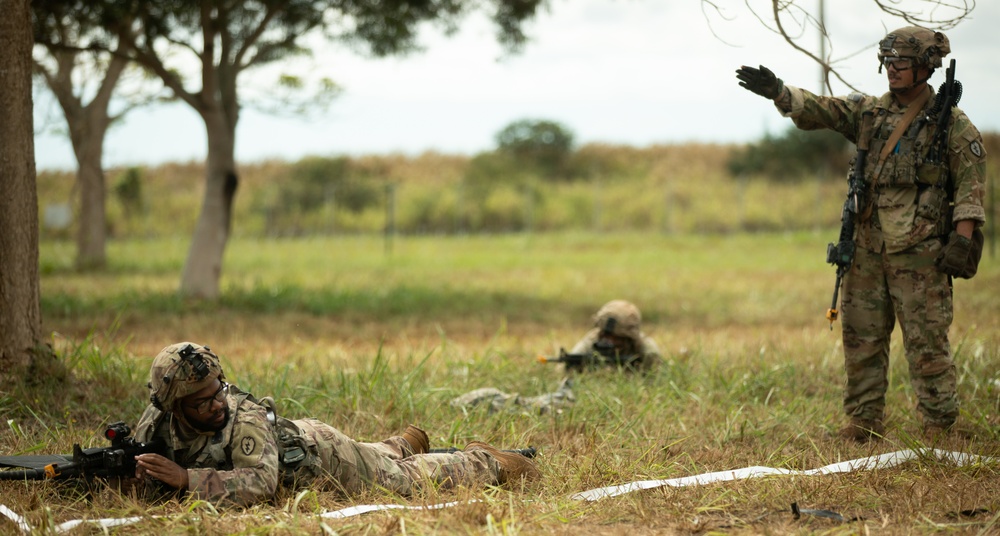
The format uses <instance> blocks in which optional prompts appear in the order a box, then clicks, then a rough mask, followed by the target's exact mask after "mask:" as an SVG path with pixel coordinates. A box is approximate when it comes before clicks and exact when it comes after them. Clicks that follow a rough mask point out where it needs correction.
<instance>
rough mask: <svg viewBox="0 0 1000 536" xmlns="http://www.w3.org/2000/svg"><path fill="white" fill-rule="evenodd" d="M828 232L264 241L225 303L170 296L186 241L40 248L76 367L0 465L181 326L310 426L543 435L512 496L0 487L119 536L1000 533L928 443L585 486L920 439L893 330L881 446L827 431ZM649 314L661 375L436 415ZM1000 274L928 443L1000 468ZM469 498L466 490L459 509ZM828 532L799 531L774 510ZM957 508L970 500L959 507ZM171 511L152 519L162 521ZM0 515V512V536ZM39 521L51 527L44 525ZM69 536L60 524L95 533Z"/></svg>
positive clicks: (103, 419) (967, 476)
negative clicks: (91, 263) (631, 310)
mask: <svg viewBox="0 0 1000 536" xmlns="http://www.w3.org/2000/svg"><path fill="white" fill-rule="evenodd" d="M835 236H836V230H834V229H828V230H825V231H822V232H801V233H793V234H781V233H773V234H728V235H722V234H719V235H701V236H694V235H691V236H688V235H685V236H680V235H670V234H648V233H647V234H640V233H635V234H591V233H565V234H517V235H496V236H460V237H397V238H396V239H395V240H394V241H393V242H392V243H391V245H387V244H386V243H385V242H383V240H382V238H381V237H380V236H377V235H360V236H351V237H332V238H315V239H301V240H273V241H272V240H266V239H248V238H240V239H237V240H235V241H233V242H231V243H230V246H229V248H228V250H227V254H226V260H225V268H224V276H223V279H222V288H223V297H222V299H221V300H220V301H219V302H218V303H215V304H205V303H200V302H187V301H184V300H182V299H180V298H178V297H177V295H176V288H177V282H178V274H179V272H180V269H181V267H182V264H183V261H184V256H185V254H186V250H187V245H188V244H187V241H186V240H173V239H157V240H147V241H139V240H136V241H116V242H113V243H112V244H111V245H110V248H109V252H108V257H109V263H110V266H109V268H108V270H107V271H106V272H104V273H99V274H93V273H90V274H80V273H77V272H75V271H74V270H73V269H72V267H73V256H74V250H73V246H72V244H69V243H63V242H45V243H43V244H42V248H41V266H42V274H43V275H42V306H43V317H44V323H45V330H46V332H47V333H51V334H52V339H51V342H52V343H53V345H54V347H55V348H56V349H57V350H58V352H59V355H60V359H61V360H62V361H63V362H64V363H65V364H66V365H67V366H68V367H69V368H70V369H72V370H73V376H72V381H71V383H70V385H69V386H65V385H61V384H58V383H54V382H51V383H46V382H44V381H43V382H41V384H36V385H32V386H25V387H24V388H23V391H21V392H12V393H4V394H3V396H2V397H0V414H2V415H3V417H4V418H5V419H7V422H8V426H7V429H6V430H5V432H4V433H3V435H2V436H0V445H2V452H5V453H18V454H19V453H29V452H65V451H68V450H69V448H70V447H71V446H72V444H73V443H74V442H79V443H82V444H84V445H85V446H97V445H101V444H102V442H103V440H102V439H100V438H99V437H98V433H99V431H100V429H101V425H102V424H104V423H107V422H110V421H112V420H118V419H125V420H126V421H130V422H134V420H135V419H136V418H137V417H138V415H139V413H140V412H141V410H142V407H143V405H144V404H143V400H144V399H145V396H146V391H145V389H144V387H143V385H144V384H145V381H146V373H147V370H148V365H149V362H150V359H151V357H152V356H153V355H154V354H155V353H156V352H157V351H158V350H159V349H160V348H162V347H163V346H165V345H167V344H170V343H173V342H178V341H182V340H191V341H194V342H198V343H201V344H206V345H209V346H211V347H212V348H213V349H214V350H215V351H217V352H218V353H219V354H220V355H221V356H222V359H223V363H224V365H225V366H226V370H227V375H228V376H229V378H230V380H231V381H233V382H234V383H236V384H238V385H240V386H242V387H245V388H247V389H249V390H251V391H253V392H255V393H257V394H259V395H261V396H263V395H268V394H271V395H273V396H275V398H276V399H277V400H278V402H279V405H280V407H281V408H282V410H283V411H284V412H285V413H286V414H287V415H288V416H291V417H302V416H313V417H317V418H320V419H322V420H325V421H327V422H330V423H331V424H333V425H334V426H336V427H338V428H340V429H341V430H343V431H344V432H345V433H347V434H348V435H350V436H352V437H355V438H358V439H363V440H377V439H381V438H382V437H384V436H387V435H391V434H393V433H396V432H398V431H400V430H402V429H403V427H405V425H406V424H407V423H411V422H412V423H416V424H418V425H420V426H421V427H423V428H424V429H426V430H427V431H428V432H429V433H430V436H431V444H432V446H434V447H438V446H452V445H454V446H463V445H464V444H465V443H467V442H468V441H470V440H474V439H482V440H486V441H489V442H491V443H493V444H495V445H498V446H503V447H514V446H526V445H533V446H536V447H537V448H538V449H539V451H540V454H539V456H538V458H537V460H538V464H539V467H540V468H541V471H542V473H543V475H544V478H543V480H542V481H541V482H540V483H539V484H537V485H535V486H533V487H531V488H529V489H526V490H508V489H488V490H465V491H460V492H436V491H428V492H427V493H426V494H425V495H422V496H420V497H414V498H400V497H394V496H390V495H386V494H380V493H372V494H370V495H369V496H366V497H362V498H358V499H350V500H349V499H344V498H342V497H338V496H336V495H334V494H332V493H306V494H303V495H301V496H296V495H293V494H291V493H287V492H286V493H284V494H283V495H282V496H281V497H279V499H278V500H277V501H276V502H275V504H272V505H263V506H260V507H258V508H254V509H251V510H247V511H234V510H224V511H221V512H216V511H215V510H214V509H213V508H211V507H210V506H209V505H205V504H202V503H197V502H184V503H176V502H171V503H167V504H154V505H150V504H144V503H139V502H136V501H134V500H132V499H130V498H128V497H122V496H120V495H119V494H117V493H116V492H113V491H111V490H108V489H99V490H98V491H97V492H95V493H93V494H92V495H90V496H89V497H88V496H84V495H81V494H80V492H79V491H77V490H75V489H74V488H66V487H60V486H56V485H51V484H41V483H27V484H25V483H11V482H5V483H2V487H0V489H2V490H3V498H2V499H0V504H6V505H7V506H9V507H11V508H12V509H14V510H15V511H17V512H18V513H20V514H22V515H24V516H26V518H27V520H28V521H29V522H30V523H31V524H32V525H33V526H34V527H53V526H54V525H55V524H57V523H60V522H63V521H66V520H69V519H77V518H103V517H124V516H131V515H140V516H148V518H147V519H145V520H143V521H142V522H140V523H138V524H134V525H129V526H125V527H120V528H116V529H110V530H111V531H112V532H114V533H121V534H146V533H151V532H154V531H156V532H158V533H161V534H228V533H243V534H271V533H274V534H300V533H301V534H318V533H322V532H324V531H325V532H327V533H340V534H431V533H459V534H461V533H475V534H484V533H485V534H519V533H520V534H629V535H635V534H660V533H694V534H709V533H729V534H784V533H821V534H849V533H879V534H913V533H950V534H976V533H996V532H997V531H998V530H1000V526H998V524H997V520H998V518H1000V464H998V463H996V462H988V463H976V464H972V465H968V466H964V467H956V466H954V465H953V464H951V463H948V462H943V461H938V460H937V459H935V458H934V457H931V456H922V457H920V458H918V459H917V460H914V461H911V462H907V463H905V464H903V465H901V466H899V467H896V468H891V469H878V470H871V471H860V472H853V473H845V474H840V475H825V476H799V477H790V476H771V477H764V478H757V479H750V480H744V481H736V482H721V483H715V484H705V485H701V486H692V487H681V488H672V487H661V488H656V489H650V490H645V491H637V492H633V493H629V494H625V495H621V496H618V497H612V498H605V499H602V500H599V501H595V502H587V501H580V500H576V499H573V498H572V497H571V496H572V494H574V493H576V492H580V491H584V490H587V489H592V488H597V487H603V486H610V485H616V484H623V483H628V482H633V481H638V480H656V479H667V478H678V477H684V476H691V475H698V474H702V473H708V472H714V471H724V470H731V469H739V468H743V467H748V466H766V467H774V468H781V469H788V470H807V469H813V468H816V467H820V466H823V465H827V464H831V463H836V462H841V461H846V460H851V459H855V458H863V457H866V456H869V455H874V454H883V453H888V452H893V451H897V450H903V449H909V448H919V447H924V446H926V445H925V443H924V440H923V439H922V438H921V437H920V434H919V430H920V427H919V421H918V418H917V415H916V412H915V409H914V404H915V399H914V397H913V393H912V390H911V388H910V387H909V384H908V376H907V370H906V362H905V358H904V357H903V354H902V348H901V347H900V344H899V335H898V330H897V334H896V337H895V339H894V347H893V351H892V376H891V384H890V393H889V400H888V416H887V426H888V429H889V430H888V433H887V438H886V440H885V441H882V442H879V443H876V444H872V445H865V446H861V445H855V444H848V443H844V442H842V441H840V440H838V439H836V438H834V437H832V434H833V433H834V432H835V431H836V430H837V429H838V428H839V427H840V426H841V425H842V424H843V417H842V415H841V409H840V404H841V401H840V394H841V386H842V382H843V372H842V367H843V364H842V349H841V344H840V325H839V324H835V325H834V326H833V329H832V330H831V329H830V326H829V324H828V322H827V321H826V320H825V318H824V316H823V315H824V312H825V310H826V308H827V307H828V306H829V303H830V297H831V293H832V291H833V280H834V277H833V276H834V274H833V268H832V267H830V266H828V265H826V264H825V263H824V259H825V250H826V243H827V242H828V241H830V240H831V239H833V238H834V237H835ZM614 298H624V299H628V300H631V301H633V302H634V303H636V304H637V305H638V306H639V307H640V308H641V309H642V312H643V319H644V331H645V332H646V333H647V334H648V335H650V336H652V337H653V338H654V339H655V340H656V341H657V342H658V343H659V345H660V347H661V349H662V350H663V352H664V354H665V357H666V362H665V364H664V366H663V367H662V368H661V369H660V370H659V371H658V372H657V373H656V374H653V375H651V376H648V377H643V378H636V377H633V376H630V375H627V374H621V373H618V372H615V371H604V372H599V373H596V374H590V375H586V376H581V377H578V378H576V383H575V387H574V393H575V395H576V398H577V402H576V403H575V404H574V405H573V406H571V407H569V408H566V409H563V410H562V411H561V412H558V413H554V414H546V415H535V414H530V413H523V412H510V413H499V414H490V413H488V412H486V411H478V410H474V411H469V412H463V411H461V410H459V409H455V408H453V407H451V406H449V404H448V401H449V400H451V399H452V398H453V397H455V396H457V395H459V394H462V393H464V392H467V391H469V390H472V389H476V388H479V387H487V386H493V387H498V388H500V389H503V390H506V391H510V392H517V393H521V394H524V395H536V394H542V393H545V392H548V391H551V390H553V389H555V387H556V386H557V385H558V383H559V381H560V380H561V378H562V377H563V373H562V371H561V370H560V369H558V368H556V367H555V366H551V365H550V366H546V365H541V364H538V363H536V362H535V357H536V356H537V355H539V354H554V353H555V352H557V351H558V349H559V347H561V346H565V347H567V348H568V347H569V346H571V345H572V344H573V343H574V342H575V341H576V340H577V339H578V338H579V336H580V335H582V333H583V332H584V331H585V330H586V329H587V328H588V327H589V317H590V315H591V314H592V313H593V312H594V311H595V310H596V309H597V308H598V307H600V305H601V304H603V303H604V302H606V301H608V300H610V299H614ZM998 299H1000V263H998V262H997V260H996V259H995V258H991V257H989V256H987V257H986V258H984V260H983V264H982V266H981V268H980V273H979V275H977V276H976V278H975V279H973V280H971V281H958V282H956V283H955V323H954V326H953V330H952V344H953V351H954V354H955V357H956V362H957V365H958V370H959V388H960V396H961V400H962V404H963V406H962V416H961V419H960V422H959V428H960V429H961V430H960V433H959V434H956V435H955V436H954V437H951V438H948V439H945V440H943V441H942V442H941V443H939V444H937V445H934V446H936V447H938V448H941V449H945V450H953V451H962V452H967V453H970V454H979V455H985V456H1000V433H998V430H1000V428H998V426H1000V416H998V411H1000V382H997V372H996V363H997V361H998V358H1000V350H998V347H1000V346H998V343H1000V315H998V314H997V306H996V303H997V300H998ZM447 501H459V505H457V506H454V507H452V508H445V509H441V510H433V511H421V510H405V511H404V510H389V511H386V512H380V513H370V514H366V515H363V516H359V517H354V518H348V519H320V518H319V517H318V516H316V515H315V514H316V513H317V512H320V511H323V510H337V509H340V508H344V507H346V506H350V505H352V504H384V503H392V504H401V505H411V506H414V505H426V504H436V503H441V502H447ZM467 501H474V502H467ZM793 502H796V503H798V505H799V506H800V507H801V508H803V509H807V508H809V509H828V510H833V511H836V512H839V513H840V514H842V515H843V516H845V517H847V518H854V517H859V518H861V519H859V520H854V521H848V522H842V521H833V520H830V519H826V518H821V517H816V516H808V515H807V516H803V517H802V518H801V519H799V520H795V519H793V516H792V514H791V512H790V509H789V508H790V505H791V503H793ZM963 512H965V513H963ZM161 515H164V516H167V517H162V518H157V517H154V516H161ZM12 530H13V525H12V524H10V523H9V522H6V521H0V532H10V531H12ZM39 531H40V532H44V529H39ZM94 532H95V529H92V528H78V529H75V531H74V533H78V534H91V533H94Z"/></svg>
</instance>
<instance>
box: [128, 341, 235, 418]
mask: <svg viewBox="0 0 1000 536" xmlns="http://www.w3.org/2000/svg"><path fill="white" fill-rule="evenodd" d="M225 377H226V375H225V374H224V373H223V372H222V365H221V364H220V363H219V357H218V356H217V355H215V354H213V353H212V351H211V350H210V349H209V348H208V346H199V345H197V344H195V343H191V342H179V343H177V344H171V345H170V346H167V347H166V348H164V349H163V350H160V353H159V354H157V356H156V357H155V358H153V365H152V366H151V367H150V368H149V383H148V384H147V386H148V387H149V401H150V402H151V403H152V404H153V406H154V407H156V409H159V410H160V411H172V410H173V407H174V404H175V403H176V402H177V401H178V400H180V399H182V398H184V397H185V396H188V395H190V394H191V393H196V392H198V391H199V390H201V389H203V388H204V387H205V386H206V385H208V384H209V383H211V382H213V381H215V379H216V378H218V379H219V380H223V379H225Z"/></svg>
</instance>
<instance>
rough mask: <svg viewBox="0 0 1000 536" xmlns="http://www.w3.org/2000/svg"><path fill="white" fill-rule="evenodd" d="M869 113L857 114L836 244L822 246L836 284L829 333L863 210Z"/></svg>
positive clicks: (869, 139)
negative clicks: (854, 145)
mask: <svg viewBox="0 0 1000 536" xmlns="http://www.w3.org/2000/svg"><path fill="white" fill-rule="evenodd" d="M873 116H874V114H873V113H872V112H864V113H863V114H861V131H860V132H859V134H858V153H857V156H855V157H854V169H852V170H851V175H850V177H848V179H847V199H846V200H845V201H844V209H843V211H842V212H841V214H840V236H839V237H838V238H837V243H836V244H832V243H831V244H828V245H827V246H826V262H828V263H830V264H832V265H834V266H836V267H837V280H836V282H835V283H834V285H833V301H832V303H831V304H830V308H829V309H827V310H826V319H827V320H829V321H830V329H831V330H832V329H833V323H834V321H836V320H837V316H838V315H839V312H838V311H837V297H838V296H839V295H840V283H841V282H842V281H843V279H844V274H846V273H847V271H848V270H850V269H851V264H853V263H854V252H855V250H856V249H857V245H856V244H855V243H854V230H855V227H856V226H857V223H858V219H860V217H861V216H860V213H859V211H860V210H861V208H862V207H865V206H867V205H866V200H865V192H866V190H867V184H866V182H865V158H866V157H867V156H868V143H869V142H870V141H871V132H872V119H873Z"/></svg>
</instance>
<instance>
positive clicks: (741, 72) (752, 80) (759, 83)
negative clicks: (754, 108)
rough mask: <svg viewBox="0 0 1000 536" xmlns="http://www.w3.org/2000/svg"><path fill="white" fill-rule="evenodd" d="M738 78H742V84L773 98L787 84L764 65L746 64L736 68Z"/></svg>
mask: <svg viewBox="0 0 1000 536" xmlns="http://www.w3.org/2000/svg"><path fill="white" fill-rule="evenodd" d="M736 78H738V79H739V80H740V86H742V87H744V88H746V89H748V90H749V91H753V92H754V93H756V94H758V95H760V96H762V97H766V98H768V99H771V100H774V99H776V98H777V97H778V96H779V95H781V92H782V91H784V90H785V84H784V83H783V82H782V81H781V79H780V78H778V77H776V76H774V73H772V72H771V70H770V69H768V68H767V67H764V66H763V65H761V66H760V69H754V68H753V67H747V66H746V65H744V66H742V67H740V68H739V69H736Z"/></svg>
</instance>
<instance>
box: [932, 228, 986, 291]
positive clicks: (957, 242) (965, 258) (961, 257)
mask: <svg viewBox="0 0 1000 536" xmlns="http://www.w3.org/2000/svg"><path fill="white" fill-rule="evenodd" d="M971 251H972V240H969V239H968V238H966V237H964V236H962V235H960V234H958V233H957V232H955V231H952V232H951V234H949V235H948V243H947V244H945V245H944V247H943V248H941V253H939V254H938V256H937V259H936V260H935V261H934V266H937V269H938V271H939V272H943V273H946V274H948V275H950V276H952V277H961V278H963V279H968V278H970V277H972V276H973V275H975V269H973V272H972V274H969V273H968V269H969V268H968V267H969V253H970V252H971ZM977 264H978V263H977Z"/></svg>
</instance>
